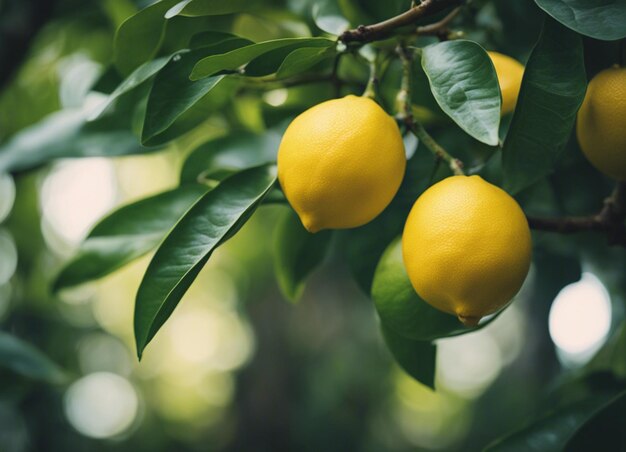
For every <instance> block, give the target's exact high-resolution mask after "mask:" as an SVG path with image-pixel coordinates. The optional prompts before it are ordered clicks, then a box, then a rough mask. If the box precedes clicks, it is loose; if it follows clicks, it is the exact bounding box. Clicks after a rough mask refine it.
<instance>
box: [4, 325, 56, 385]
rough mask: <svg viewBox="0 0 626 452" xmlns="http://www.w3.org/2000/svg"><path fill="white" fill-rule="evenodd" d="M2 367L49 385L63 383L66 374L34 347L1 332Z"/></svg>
mask: <svg viewBox="0 0 626 452" xmlns="http://www.w3.org/2000/svg"><path fill="white" fill-rule="evenodd" d="M0 367H4V368H5V369H9V370H10V371H12V372H15V373H17V374H19V375H22V376H24V377H28V378H34V379H36V380H42V381H45V382H47V383H53V384H58V383H63V382H64V381H65V379H66V376H65V374H64V373H63V371H62V370H61V368H60V367H59V366H57V365H56V364H55V363H53V362H52V361H51V360H50V358H48V357H47V356H45V355H44V354H43V353H41V352H40V351H39V350H37V349H36V348H35V347H33V346H32V345H30V344H28V343H26V342H23V341H22V340H20V339H18V338H16V337H15V336H11V335H10V334H7V333H5V332H2V331H0Z"/></svg>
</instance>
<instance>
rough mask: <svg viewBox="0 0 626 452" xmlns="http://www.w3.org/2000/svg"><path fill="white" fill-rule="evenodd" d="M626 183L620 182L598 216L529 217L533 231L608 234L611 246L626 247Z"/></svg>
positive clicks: (605, 201)
mask: <svg viewBox="0 0 626 452" xmlns="http://www.w3.org/2000/svg"><path fill="white" fill-rule="evenodd" d="M625 219H626V182H618V183H617V184H616V186H615V190H614V191H613V193H612V194H611V195H610V196H609V197H608V198H606V199H605V200H604V206H603V207H602V209H601V210H600V212H598V214H596V215H590V216H585V217H562V218H536V217H531V216H529V217H528V224H529V225H530V227H531V228H532V229H536V230H539V231H546V232H556V233H559V234H575V233H578V232H584V231H593V232H600V233H603V234H606V236H607V239H608V242H609V244H611V245H621V246H624V247H626V226H625V225H624V220H625Z"/></svg>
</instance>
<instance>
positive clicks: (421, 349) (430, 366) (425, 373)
mask: <svg viewBox="0 0 626 452" xmlns="http://www.w3.org/2000/svg"><path fill="white" fill-rule="evenodd" d="M380 327H381V331H382V333H383V337H384V339H385V343H386V344H387V348H388V349H389V351H390V352H391V354H392V355H393V357H394V359H395V360H396V362H397V363H398V364H399V365H400V367H402V369H404V371H405V372H406V373H407V374H409V375H410V376H411V377H413V378H414V379H416V380H417V381H419V382H420V383H423V384H425V385H426V386H428V387H429V388H432V389H434V388H435V368H436V357H437V347H436V346H435V345H434V344H431V343H430V342H423V341H414V340H411V339H407V338H406V337H404V336H400V335H399V334H397V333H396V332H395V331H393V330H392V329H390V328H388V327H386V326H385V325H381V326H380Z"/></svg>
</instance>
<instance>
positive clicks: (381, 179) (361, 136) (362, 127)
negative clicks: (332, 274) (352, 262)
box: [278, 96, 406, 232]
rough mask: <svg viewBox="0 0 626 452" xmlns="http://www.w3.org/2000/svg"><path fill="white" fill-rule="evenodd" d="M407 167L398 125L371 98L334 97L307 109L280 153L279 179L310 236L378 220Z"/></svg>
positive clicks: (291, 129)
mask: <svg viewBox="0 0 626 452" xmlns="http://www.w3.org/2000/svg"><path fill="white" fill-rule="evenodd" d="M405 167H406V157H405V153H404V143H403V142H402V136H401V135H400V130H399V129H398V126H397V124H396V122H395V121H394V119H393V118H392V117H391V116H389V115H388V114H387V113H385V111H384V110H383V109H382V108H381V107H380V106H379V105H378V104H377V103H376V102H374V101H373V100H371V99H368V98H365V97H357V96H347V97H344V98H342V99H333V100H329V101H326V102H323V103H321V104H319V105H316V106H315V107H312V108H310V109H309V110H307V111H305V112H304V113H302V114H301V115H299V116H298V117H297V118H295V119H294V120H293V122H292V123H291V124H290V125H289V127H288V128H287V130H286V132H285V134H284V136H283V139H282V141H281V143H280V148H279V150H278V180H279V181H280V185H281V187H282V189H283V191H284V193H285V196H286V197H287V200H288V201H289V203H290V204H291V206H292V207H293V208H294V210H295V211H296V212H297V213H298V215H299V216H300V220H301V221H302V224H303V225H304V227H305V228H306V229H307V230H308V231H310V232H317V231H319V230H322V229H341V228H354V227H357V226H361V225H363V224H365V223H368V222H369V221H371V220H373V219H374V218H375V217H376V216H377V215H378V214H380V213H381V212H382V211H383V210H384V209H385V207H387V205H388V204H389V203H390V202H391V200H392V198H393V197H394V195H395V194H396V192H397V191H398V188H399V187H400V183H401V182H402V178H403V177H404V170H405Z"/></svg>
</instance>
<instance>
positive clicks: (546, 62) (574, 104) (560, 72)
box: [502, 17, 587, 193]
mask: <svg viewBox="0 0 626 452" xmlns="http://www.w3.org/2000/svg"><path fill="white" fill-rule="evenodd" d="M586 88H587V80H586V76H585V66H584V59H583V49H582V42H581V39H580V36H579V35H577V34H576V33H574V32H573V31H571V30H569V29H567V28H565V27H563V26H562V25H561V24H559V23H558V22H556V21H554V20H553V19H550V18H548V17H547V18H546V20H545V22H544V26H543V30H542V32H541V35H540V36H539V41H538V42H537V44H536V45H535V48H534V49H533V51H532V53H531V55H530V58H529V60H528V64H527V65H526V70H525V72H524V79H523V80H522V88H521V90H520V94H519V97H518V100H517V106H516V108H515V113H514V115H513V119H512V121H511V125H510V127H509V131H508V133H507V136H506V140H505V142H504V148H503V150H502V164H503V170H504V187H505V189H506V190H507V191H509V192H510V193H517V192H519V191H520V190H522V189H524V188H526V187H528V186H529V185H531V184H533V183H535V182H537V181H538V180H540V179H541V178H543V177H545V176H546V175H547V174H549V173H551V172H552V170H553V169H554V165H555V164H556V162H557V160H558V158H559V156H560V155H561V152H562V150H563V148H564V147H565V145H566V144H567V141H568V139H569V137H570V134H571V131H572V127H573V125H574V121H575V119H576V112H577V111H578V108H579V107H580V104H581V103H582V101H583V98H584V97H585V90H586Z"/></svg>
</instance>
